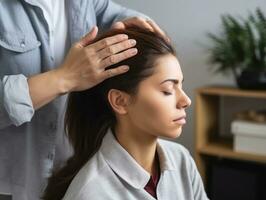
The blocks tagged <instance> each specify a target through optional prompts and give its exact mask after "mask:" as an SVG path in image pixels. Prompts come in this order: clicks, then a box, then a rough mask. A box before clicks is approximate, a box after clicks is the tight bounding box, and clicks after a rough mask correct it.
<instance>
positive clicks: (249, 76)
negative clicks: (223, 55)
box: [237, 70, 266, 90]
mask: <svg viewBox="0 0 266 200" xmlns="http://www.w3.org/2000/svg"><path fill="white" fill-rule="evenodd" d="M237 85H238V87H239V88H241V89H248V90H266V70H263V71H254V70H243V71H242V73H241V74H240V76H239V77H238V78H237Z"/></svg>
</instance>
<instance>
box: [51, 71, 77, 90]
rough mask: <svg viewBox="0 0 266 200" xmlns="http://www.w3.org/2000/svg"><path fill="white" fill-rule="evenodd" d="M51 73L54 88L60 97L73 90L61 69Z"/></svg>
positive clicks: (71, 84)
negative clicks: (54, 83) (54, 84)
mask: <svg viewBox="0 0 266 200" xmlns="http://www.w3.org/2000/svg"><path fill="white" fill-rule="evenodd" d="M51 72H52V73H53V77H54V79H55V82H56V87H57V89H58V93H59V94H60V95H63V94H66V93H69V92H71V91H72V90H73V88H74V85H73V83H71V81H70V80H68V79H67V76H66V75H65V74H66V73H65V72H64V70H63V69H62V68H61V67H59V68H57V69H54V70H52V71H51Z"/></svg>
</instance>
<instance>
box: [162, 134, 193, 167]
mask: <svg viewBox="0 0 266 200" xmlns="http://www.w3.org/2000/svg"><path fill="white" fill-rule="evenodd" d="M158 143H159V146H160V148H161V150H162V152H163V154H164V155H165V159H166V160H167V162H169V163H170V164H171V165H172V166H173V167H174V168H176V169H180V168H182V169H183V168H184V167H186V168H189V169H190V168H191V167H192V165H193V162H194V161H193V158H192V156H191V154H190V152H189V151H188V150H187V148H186V147H184V146H183V145H181V144H178V143H176V142H172V141H167V140H164V139H159V140H158ZM189 169H188V170H189Z"/></svg>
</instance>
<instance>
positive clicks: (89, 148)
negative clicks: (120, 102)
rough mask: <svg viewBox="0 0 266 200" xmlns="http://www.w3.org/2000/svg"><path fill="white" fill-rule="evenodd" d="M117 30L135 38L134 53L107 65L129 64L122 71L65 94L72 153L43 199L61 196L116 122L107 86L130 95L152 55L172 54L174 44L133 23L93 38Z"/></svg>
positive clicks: (148, 70) (151, 63)
mask: <svg viewBox="0 0 266 200" xmlns="http://www.w3.org/2000/svg"><path fill="white" fill-rule="evenodd" d="M119 33H123V34H127V35H128V36H129V38H132V39H135V40H136V41H137V45H136V47H137V49H138V54H137V55H136V56H134V57H132V58H129V59H127V60H124V61H122V62H120V63H118V64H115V65H112V66H110V67H109V68H115V67H117V66H120V65H128V66H130V70H129V71H128V72H127V73H125V74H122V75H119V76H115V77H113V78H110V79H107V80H105V81H103V82H102V83H100V84H98V85H97V86H95V87H93V88H91V89H88V90H86V91H82V92H72V93H71V94H69V98H68V105H67V111H66V115H65V130H66V133H67V136H68V138H69V141H70V143H71V144H72V146H73V150H74V154H73V156H72V157H70V158H69V159H68V161H67V162H66V165H65V166H64V167H62V168H61V169H59V170H56V171H54V172H53V174H52V176H51V177H50V178H49V180H48V186H47V187H46V190H45V192H44V195H43V197H42V198H43V199H44V200H59V199H62V198H63V196H64V194H65V192H66V190H67V188H68V186H69V185H70V183H71V181H72V180H73V178H74V177H75V176H76V174H77V173H78V172H79V170H80V169H81V168H82V166H83V165H84V164H85V163H86V162H87V161H88V160H90V159H91V158H92V157H93V155H94V154H95V153H96V152H97V151H98V150H99V148H100V146H101V142H102V139H103V137H104V136H105V134H106V132H107V129H108V128H109V127H114V125H115V123H116V118H115V115H114V113H113V111H112V109H111V107H110V106H109V103H108V101H107V94H108V91H109V90H110V89H118V90H121V91H124V92H127V93H128V94H130V95H134V94H136V92H137V89H138V85H139V83H140V82H141V81H142V80H144V79H145V78H147V77H149V76H150V75H152V73H153V67H154V63H155V61H156V59H158V58H159V57H160V56H162V55H166V54H172V55H174V56H175V55H176V54H175V50H174V48H173V47H172V46H171V44H169V43H168V42H166V41H165V40H164V39H162V38H160V37H159V36H157V35H156V34H154V33H153V32H150V31H146V30H143V29H140V28H137V27H134V28H129V29H126V30H110V31H109V32H106V33H105V34H104V35H102V36H101V37H99V38H98V39H97V40H101V39H103V38H106V37H109V36H113V35H116V34H119Z"/></svg>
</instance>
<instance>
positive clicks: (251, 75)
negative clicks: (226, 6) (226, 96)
mask: <svg viewBox="0 0 266 200" xmlns="http://www.w3.org/2000/svg"><path fill="white" fill-rule="evenodd" d="M222 28H223V31H222V34H219V35H215V34H212V33H208V37H209V38H210V39H211V41H212V42H213V46H212V47H210V48H209V49H208V50H209V53H210V56H209V62H210V63H211V64H214V67H215V68H216V72H223V73H226V72H228V71H231V72H232V73H233V75H234V78H235V80H236V83H237V85H238V86H239V87H240V88H243V89H266V17H265V16H264V14H263V13H262V11H261V10H260V9H257V10H256V12H255V14H250V15H249V16H248V18H247V19H240V20H237V19H236V18H234V17H233V16H231V15H223V16H222Z"/></svg>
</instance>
